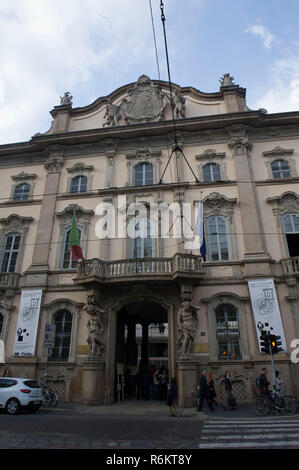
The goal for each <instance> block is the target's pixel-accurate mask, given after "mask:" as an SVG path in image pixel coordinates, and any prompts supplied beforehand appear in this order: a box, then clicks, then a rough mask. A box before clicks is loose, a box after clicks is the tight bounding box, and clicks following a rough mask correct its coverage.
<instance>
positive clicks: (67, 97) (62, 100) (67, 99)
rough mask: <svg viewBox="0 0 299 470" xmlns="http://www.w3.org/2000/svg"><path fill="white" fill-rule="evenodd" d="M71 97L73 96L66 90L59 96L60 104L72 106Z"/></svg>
mask: <svg viewBox="0 0 299 470" xmlns="http://www.w3.org/2000/svg"><path fill="white" fill-rule="evenodd" d="M72 99H73V97H72V96H71V94H70V92H69V91H66V92H65V93H64V95H63V96H61V97H60V104H61V105H65V104H70V105H71V106H72V104H73V101H72Z"/></svg>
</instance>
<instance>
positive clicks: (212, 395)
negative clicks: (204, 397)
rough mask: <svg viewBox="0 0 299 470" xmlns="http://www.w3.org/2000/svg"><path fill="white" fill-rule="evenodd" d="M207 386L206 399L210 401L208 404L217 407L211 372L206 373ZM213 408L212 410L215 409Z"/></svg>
mask: <svg viewBox="0 0 299 470" xmlns="http://www.w3.org/2000/svg"><path fill="white" fill-rule="evenodd" d="M207 385H208V397H209V399H210V402H211V403H212V404H213V405H214V406H215V408H216V406H218V403H217V401H216V400H215V398H216V397H217V394H216V391H215V387H214V381H213V379H212V374H211V372H208V374H207ZM215 408H214V409H215Z"/></svg>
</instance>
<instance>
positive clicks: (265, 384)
mask: <svg viewBox="0 0 299 470" xmlns="http://www.w3.org/2000/svg"><path fill="white" fill-rule="evenodd" d="M259 385H260V388H261V391H262V394H263V395H270V391H269V385H270V382H269V381H268V379H267V369H266V367H263V369H262V373H261V375H260V378H259Z"/></svg>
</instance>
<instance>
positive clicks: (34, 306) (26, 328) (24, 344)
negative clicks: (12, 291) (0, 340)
mask: <svg viewBox="0 0 299 470" xmlns="http://www.w3.org/2000/svg"><path fill="white" fill-rule="evenodd" d="M42 292H43V291H42V290H23V291H22V295H21V300H20V306H19V314H18V322H17V328H16V336H15V344H14V351H13V355H14V356H21V357H31V356H34V352H35V343H36V335H37V327H38V320H39V314H40V307H41V300H42Z"/></svg>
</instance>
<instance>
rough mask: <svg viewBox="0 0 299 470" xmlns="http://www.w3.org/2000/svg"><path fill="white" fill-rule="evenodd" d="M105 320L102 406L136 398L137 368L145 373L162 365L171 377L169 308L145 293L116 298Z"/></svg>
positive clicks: (171, 337)
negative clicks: (107, 354) (107, 353)
mask: <svg viewBox="0 0 299 470" xmlns="http://www.w3.org/2000/svg"><path fill="white" fill-rule="evenodd" d="M108 318H109V324H108V337H107V349H108V350H109V356H108V357H107V359H106V374H105V375H106V377H105V382H106V386H105V403H112V402H115V401H118V400H123V399H126V398H130V397H131V398H138V396H139V397H140V395H138V394H139V393H140V394H141V393H142V391H141V390H140V389H139V390H138V384H139V382H138V380H139V379H138V373H139V372H140V366H142V370H144V369H146V370H147V371H148V372H149V374H151V373H152V367H151V366H154V367H159V368H160V367H162V366H164V368H165V369H167V370H168V371H169V374H171V376H173V374H174V368H175V358H174V350H175V348H174V321H173V309H172V307H171V306H170V305H167V304H166V303H165V302H164V300H163V299H161V298H155V297H154V296H151V295H146V294H145V295H142V296H141V295H140V296H135V297H133V298H126V299H119V300H118V301H117V302H116V303H115V305H114V306H113V307H111V309H110V311H109V315H108ZM142 398H144V397H143V396H142ZM150 398H152V395H150Z"/></svg>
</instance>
